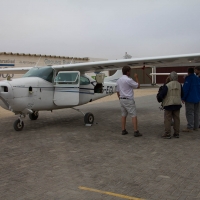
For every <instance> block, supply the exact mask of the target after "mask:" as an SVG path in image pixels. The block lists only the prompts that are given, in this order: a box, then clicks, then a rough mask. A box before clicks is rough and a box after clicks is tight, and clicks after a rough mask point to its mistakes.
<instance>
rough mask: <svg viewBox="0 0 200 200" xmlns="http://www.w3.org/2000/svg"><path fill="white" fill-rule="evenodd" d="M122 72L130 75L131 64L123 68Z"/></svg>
mask: <svg viewBox="0 0 200 200" xmlns="http://www.w3.org/2000/svg"><path fill="white" fill-rule="evenodd" d="M122 73H123V75H127V76H130V74H131V68H130V66H128V65H126V66H124V67H123V68H122Z"/></svg>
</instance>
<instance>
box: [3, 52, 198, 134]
mask: <svg viewBox="0 0 200 200" xmlns="http://www.w3.org/2000/svg"><path fill="white" fill-rule="evenodd" d="M125 65H129V66H130V67H131V68H144V67H173V66H176V67H177V66H180V67H182V66H199V65H200V53H198V54H188V55H178V56H163V57H149V58H137V59H135V58H134V59H123V60H112V61H101V62H88V63H78V64H68V65H54V66H47V67H28V68H4V69H0V73H8V74H24V73H25V74H24V75H23V77H22V78H17V79H13V80H12V79H10V78H8V79H7V80H4V81H0V106H1V107H3V108H4V109H6V110H9V111H12V112H13V113H15V114H16V115H19V119H17V120H16V121H15V122H14V129H15V130H16V131H21V130H22V129H23V127H24V122H23V120H22V118H23V117H25V116H26V115H29V118H30V119H31V120H36V119H37V118H38V116H39V113H38V112H39V111H43V110H47V111H52V110H55V109H62V108H73V109H75V110H77V111H79V112H81V113H82V114H83V115H84V122H85V124H92V123H93V122H94V116H93V114H92V113H86V114H85V113H83V112H82V111H80V110H79V109H76V108H74V107H75V106H78V105H82V104H86V103H88V102H91V101H94V100H96V99H99V98H102V97H105V96H107V95H111V94H113V93H114V92H115V91H116V81H117V80H118V79H119V78H120V77H121V76H122V72H121V68H122V67H123V66H125ZM116 69H118V70H117V72H116V73H115V74H114V75H113V76H109V77H106V78H105V77H104V74H102V73H99V72H101V71H107V70H116ZM87 72H96V73H99V74H97V76H96V80H94V79H92V78H91V77H89V76H87V75H86V74H85V73H87Z"/></svg>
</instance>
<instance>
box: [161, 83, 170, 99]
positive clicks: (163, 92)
mask: <svg viewBox="0 0 200 200" xmlns="http://www.w3.org/2000/svg"><path fill="white" fill-rule="evenodd" d="M167 92H168V87H167V86H166V85H165V84H164V85H163V88H162V90H161V92H160V97H161V98H162V99H164V98H165V97H166V95H167Z"/></svg>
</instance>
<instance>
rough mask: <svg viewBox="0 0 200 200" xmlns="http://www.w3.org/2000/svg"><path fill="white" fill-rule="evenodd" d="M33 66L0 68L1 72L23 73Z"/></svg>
mask: <svg viewBox="0 0 200 200" xmlns="http://www.w3.org/2000/svg"><path fill="white" fill-rule="evenodd" d="M31 68H33V67H21V68H17V67H12V68H0V73H1V74H25V73H26V72H28V71H29V70H30V69H31Z"/></svg>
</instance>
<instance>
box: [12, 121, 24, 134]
mask: <svg viewBox="0 0 200 200" xmlns="http://www.w3.org/2000/svg"><path fill="white" fill-rule="evenodd" d="M23 128H24V122H23V121H22V123H21V124H20V120H19V119H17V120H16V121H15V122H14V129H15V130H16V131H21V130H22V129H23Z"/></svg>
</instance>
